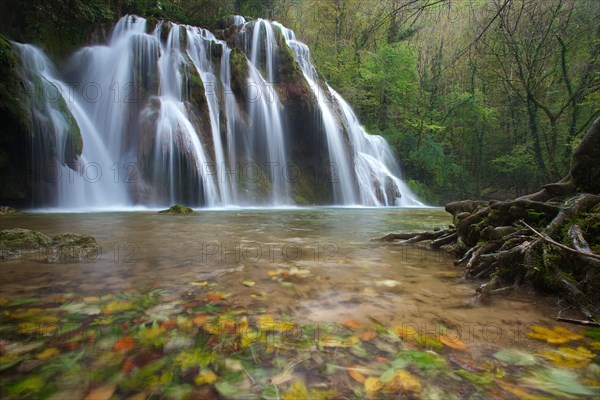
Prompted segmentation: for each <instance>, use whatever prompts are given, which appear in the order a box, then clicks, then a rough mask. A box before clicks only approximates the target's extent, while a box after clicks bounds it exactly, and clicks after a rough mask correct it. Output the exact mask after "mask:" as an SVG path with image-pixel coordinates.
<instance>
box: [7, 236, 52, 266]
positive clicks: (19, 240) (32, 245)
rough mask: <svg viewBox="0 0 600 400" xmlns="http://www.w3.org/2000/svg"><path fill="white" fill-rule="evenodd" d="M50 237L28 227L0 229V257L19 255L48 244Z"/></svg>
mask: <svg viewBox="0 0 600 400" xmlns="http://www.w3.org/2000/svg"><path fill="white" fill-rule="evenodd" d="M50 241H51V239H50V237H49V236H46V235H44V234H43V233H41V232H36V231H32V230H29V229H22V228H13V229H4V230H2V231H0V259H1V260H6V259H9V258H17V257H21V255H22V254H24V253H31V252H34V251H37V250H39V249H40V248H42V247H47V246H48V245H49V244H50Z"/></svg>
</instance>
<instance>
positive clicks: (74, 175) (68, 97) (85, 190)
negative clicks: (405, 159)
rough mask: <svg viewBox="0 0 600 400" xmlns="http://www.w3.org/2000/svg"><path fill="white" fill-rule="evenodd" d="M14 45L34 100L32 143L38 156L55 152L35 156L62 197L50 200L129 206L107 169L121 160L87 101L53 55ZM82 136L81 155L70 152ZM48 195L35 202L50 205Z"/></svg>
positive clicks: (79, 204) (78, 205)
mask: <svg viewBox="0 0 600 400" xmlns="http://www.w3.org/2000/svg"><path fill="white" fill-rule="evenodd" d="M15 45H16V46H17V48H18V49H19V52H20V55H21V58H22V60H23V65H25V66H26V68H25V77H26V79H27V81H28V83H27V84H28V85H29V86H30V89H31V90H32V92H31V93H32V94H33V96H34V99H33V100H32V102H31V104H32V116H33V123H34V126H35V129H36V132H37V135H36V136H37V137H34V138H33V139H34V142H37V143H38V145H41V146H42V148H41V149H38V150H35V149H34V157H35V156H36V155H39V154H40V151H45V152H48V151H52V150H54V151H55V152H56V155H55V160H56V161H55V160H50V159H48V158H46V157H42V158H41V159H40V160H37V161H38V162H41V164H38V165H37V166H34V168H35V169H42V171H41V176H42V177H44V178H43V180H44V181H46V183H48V181H52V183H55V184H56V188H57V191H56V192H57V194H58V196H57V197H58V198H57V199H56V204H51V205H53V206H56V205H58V206H60V207H62V208H70V209H73V208H79V209H94V208H106V207H107V205H111V206H113V207H125V206H127V205H128V204H129V201H128V196H127V193H126V191H125V190H123V187H122V186H121V185H119V181H118V179H117V178H118V177H117V176H116V175H115V176H114V177H111V176H110V175H109V173H110V172H109V169H111V167H112V169H113V170H114V169H115V168H118V166H116V163H117V160H116V158H114V157H113V155H112V154H111V153H110V151H109V150H108V149H107V148H106V146H105V143H104V141H103V140H102V137H101V134H100V132H99V131H98V130H97V129H96V126H95V124H94V123H93V121H92V120H91V119H90V118H89V116H88V113H87V112H86V110H85V105H86V101H85V100H84V99H82V98H81V97H80V96H79V94H78V93H77V92H76V91H75V90H72V89H73V88H72V87H69V85H67V84H66V83H65V82H62V81H60V80H59V79H58V78H57V73H56V71H55V70H54V67H53V66H52V63H51V61H50V60H49V59H48V58H47V57H46V56H45V55H44V54H43V53H42V51H41V50H40V49H38V48H36V47H34V46H31V45H27V44H18V43H15ZM49 89H50V90H49ZM71 117H72V118H74V121H72V120H70V118H71ZM79 135H81V137H79ZM79 140H81V141H83V149H82V153H81V155H80V156H79V157H77V155H76V154H72V155H69V154H67V151H66V150H73V149H72V147H71V146H73V143H74V142H78V141H79ZM70 147H71V148H70ZM34 161H36V160H34ZM50 169H55V170H54V171H49V170H50ZM48 174H50V175H48ZM34 200H35V199H34ZM47 200H48V199H40V201H39V202H36V203H37V204H36V205H38V206H39V205H48V204H47V203H45V202H44V201H47Z"/></svg>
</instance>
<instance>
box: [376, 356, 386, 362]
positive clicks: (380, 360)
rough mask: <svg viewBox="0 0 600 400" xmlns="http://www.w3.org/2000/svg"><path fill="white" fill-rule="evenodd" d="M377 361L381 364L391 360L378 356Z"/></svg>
mask: <svg viewBox="0 0 600 400" xmlns="http://www.w3.org/2000/svg"><path fill="white" fill-rule="evenodd" d="M375 361H377V362H380V363H387V362H390V360H389V359H387V358H385V357H384V356H377V357H375Z"/></svg>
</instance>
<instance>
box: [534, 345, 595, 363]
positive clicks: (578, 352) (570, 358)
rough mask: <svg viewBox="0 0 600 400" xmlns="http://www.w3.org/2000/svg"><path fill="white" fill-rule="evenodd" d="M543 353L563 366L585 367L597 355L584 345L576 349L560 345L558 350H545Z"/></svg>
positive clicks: (551, 360) (553, 361) (552, 361)
mask: <svg viewBox="0 0 600 400" xmlns="http://www.w3.org/2000/svg"><path fill="white" fill-rule="evenodd" d="M542 355H543V356H544V357H546V358H547V359H549V360H550V362H551V363H552V364H554V365H556V366H557V367H561V368H584V367H586V366H587V365H588V364H589V363H590V362H591V360H592V359H593V358H594V357H595V355H594V353H592V352H591V351H589V350H588V349H586V348H585V347H582V346H579V347H578V348H576V349H573V348H571V347H559V348H558V349H557V350H553V351H544V352H542Z"/></svg>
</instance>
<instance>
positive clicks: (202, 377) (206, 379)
mask: <svg viewBox="0 0 600 400" xmlns="http://www.w3.org/2000/svg"><path fill="white" fill-rule="evenodd" d="M217 378H218V377H217V374H215V373H214V372H212V371H211V370H210V369H205V370H202V371H200V373H199V374H198V375H196V377H195V378H194V383H195V384H196V385H198V386H201V385H210V384H211V383H214V382H215V381H216V380H217Z"/></svg>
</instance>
